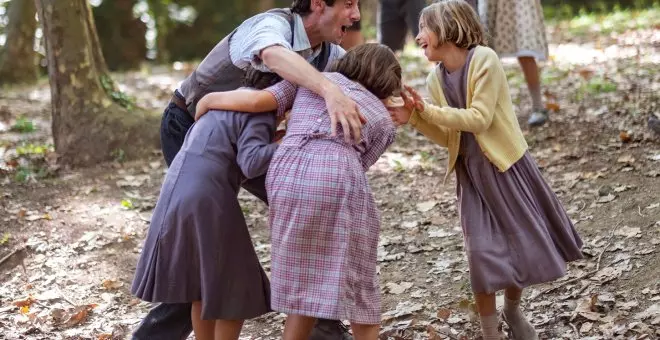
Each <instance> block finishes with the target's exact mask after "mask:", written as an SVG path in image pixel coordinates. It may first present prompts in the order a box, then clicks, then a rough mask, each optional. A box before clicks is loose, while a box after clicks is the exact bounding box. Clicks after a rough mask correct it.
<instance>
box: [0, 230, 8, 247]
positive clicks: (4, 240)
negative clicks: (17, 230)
mask: <svg viewBox="0 0 660 340" xmlns="http://www.w3.org/2000/svg"><path fill="white" fill-rule="evenodd" d="M9 237H11V234H10V233H4V234H3V235H2V238H0V246H2V245H4V244H5V243H7V242H8V241H9Z"/></svg>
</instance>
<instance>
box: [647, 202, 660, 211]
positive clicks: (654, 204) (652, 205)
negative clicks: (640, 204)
mask: <svg viewBox="0 0 660 340" xmlns="http://www.w3.org/2000/svg"><path fill="white" fill-rule="evenodd" d="M657 207H660V203H653V204H651V205H649V206H648V207H646V208H644V209H648V210H651V209H655V208H657Z"/></svg>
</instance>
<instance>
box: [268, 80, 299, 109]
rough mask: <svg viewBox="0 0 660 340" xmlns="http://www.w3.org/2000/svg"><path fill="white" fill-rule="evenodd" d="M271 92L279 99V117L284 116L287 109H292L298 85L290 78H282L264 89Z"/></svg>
mask: <svg viewBox="0 0 660 340" xmlns="http://www.w3.org/2000/svg"><path fill="white" fill-rule="evenodd" d="M264 91H268V92H270V93H271V94H272V95H273V96H274V97H275V100H276V101H277V117H284V114H285V112H286V111H287V110H289V109H291V107H292V106H293V102H294V100H295V99H296V93H297V92H298V86H296V85H295V84H293V83H292V82H290V81H288V80H282V81H280V82H279V83H277V84H275V85H273V86H271V87H268V88H266V89H264Z"/></svg>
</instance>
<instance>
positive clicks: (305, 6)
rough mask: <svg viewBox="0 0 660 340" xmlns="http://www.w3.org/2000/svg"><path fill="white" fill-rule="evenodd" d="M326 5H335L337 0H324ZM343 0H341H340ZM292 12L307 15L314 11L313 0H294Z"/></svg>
mask: <svg viewBox="0 0 660 340" xmlns="http://www.w3.org/2000/svg"><path fill="white" fill-rule="evenodd" d="M323 1H324V2H325V4H326V5H328V6H334V5H335V1H336V0H323ZM340 1H341V0H340ZM291 12H293V13H298V14H300V15H306V14H309V13H311V12H312V0H293V3H291Z"/></svg>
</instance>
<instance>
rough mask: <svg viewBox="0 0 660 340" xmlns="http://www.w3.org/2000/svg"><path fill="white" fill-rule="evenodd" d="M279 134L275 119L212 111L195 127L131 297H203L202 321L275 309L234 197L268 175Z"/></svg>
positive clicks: (173, 170) (171, 177) (160, 206)
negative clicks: (249, 182) (250, 182)
mask: <svg viewBox="0 0 660 340" xmlns="http://www.w3.org/2000/svg"><path fill="white" fill-rule="evenodd" d="M274 132H275V116H274V115H273V114H258V115H255V114H244V113H237V112H226V111H211V112H209V113H207V114H206V115H204V116H203V117H202V118H201V119H200V120H199V121H197V122H196V123H195V124H193V126H192V127H191V129H190V131H189V132H188V134H187V135H186V139H185V141H184V144H183V147H182V148H181V151H180V152H179V153H178V154H177V155H176V157H175V158H174V161H173V163H172V165H171V167H170V168H169V170H168V172H167V175H166V177H165V180H164V183H163V186H162V188H161V192H160V197H159V198H158V203H157V205H156V208H155V210H154V214H153V217H152V220H151V225H150V227H149V232H148V235H147V239H146V241H145V243H144V248H143V250H142V254H141V256H140V260H139V262H138V265H137V270H136V273H135V278H134V280H133V286H132V289H131V292H132V293H133V294H135V295H136V296H137V297H139V298H141V299H142V300H145V301H150V302H164V303H184V302H193V301H198V300H201V301H202V318H203V319H249V318H253V317H257V316H259V315H262V314H265V313H267V312H269V311H270V290H269V289H270V288H269V282H268V277H267V276H266V274H265V272H264V271H263V269H262V267H261V265H260V263H259V259H258V257H257V255H256V253H255V251H254V248H253V245H252V240H251V238H250V234H249V232H248V229H247V226H246V223H245V218H244V216H243V212H242V211H241V207H240V205H239V202H238V199H237V195H238V191H239V188H240V185H241V183H242V181H244V180H246V178H248V179H249V178H257V177H259V176H262V175H264V174H265V173H266V171H267V169H268V165H269V163H270V159H271V157H272V155H273V153H274V151H275V150H276V148H277V144H274V143H271V140H272V137H273V134H274ZM260 178H263V176H262V177H260ZM262 183H263V182H262Z"/></svg>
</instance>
